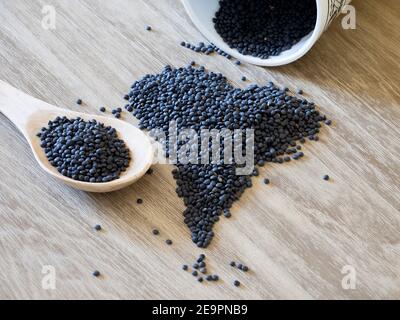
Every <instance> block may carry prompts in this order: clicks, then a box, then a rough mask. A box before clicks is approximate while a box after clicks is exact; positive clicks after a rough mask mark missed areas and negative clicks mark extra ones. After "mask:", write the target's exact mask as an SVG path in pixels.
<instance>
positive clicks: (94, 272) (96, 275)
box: [92, 270, 100, 278]
mask: <svg viewBox="0 0 400 320" xmlns="http://www.w3.org/2000/svg"><path fill="white" fill-rule="evenodd" d="M92 274H93V276H94V277H96V278H97V277H100V271H98V270H95V271H93V273H92Z"/></svg>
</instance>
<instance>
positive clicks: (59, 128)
mask: <svg viewBox="0 0 400 320" xmlns="http://www.w3.org/2000/svg"><path fill="white" fill-rule="evenodd" d="M38 137H39V138H40V140H41V147H42V148H43V149H44V151H45V153H46V156H47V159H48V160H49V161H50V163H51V165H52V166H54V167H56V168H57V170H58V171H59V172H60V173H61V174H62V175H63V176H66V177H68V178H71V179H74V180H78V181H83V182H109V181H112V180H115V179H118V178H119V177H120V174H121V173H122V172H123V171H125V170H126V169H127V167H128V166H129V163H130V160H131V157H130V152H129V149H128V148H127V147H126V145H125V142H124V141H122V140H120V139H118V135H117V131H116V130H115V128H112V127H106V126H105V125H104V124H102V123H99V122H97V121H96V120H91V121H85V120H83V119H81V118H76V119H68V118H67V117H57V118H56V119H55V120H53V121H50V122H49V123H48V126H47V128H42V130H41V132H39V133H38Z"/></svg>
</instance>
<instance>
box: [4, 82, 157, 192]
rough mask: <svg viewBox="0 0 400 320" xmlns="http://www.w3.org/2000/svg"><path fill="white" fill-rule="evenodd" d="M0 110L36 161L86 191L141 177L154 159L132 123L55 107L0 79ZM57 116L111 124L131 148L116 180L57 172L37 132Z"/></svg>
mask: <svg viewBox="0 0 400 320" xmlns="http://www.w3.org/2000/svg"><path fill="white" fill-rule="evenodd" d="M0 112H2V113H3V114H4V115H5V116H6V117H7V118H8V119H10V120H11V121H12V122H13V123H14V124H15V126H16V127H17V128H18V129H19V130H20V131H21V133H22V134H23V135H24V136H25V138H26V140H27V141H28V142H29V145H30V146H31V149H32V151H33V154H34V155H35V158H36V160H37V162H38V163H39V164H40V166H41V167H42V169H43V170H45V171H46V172H47V173H49V174H51V175H52V176H53V177H55V178H57V179H59V180H60V181H62V182H63V183H65V184H67V185H69V186H71V187H73V188H76V189H79V190H83V191H88V192H111V191H115V190H119V189H122V188H124V187H127V186H129V185H130V184H132V183H134V182H135V181H137V180H138V179H139V178H141V177H142V176H143V175H144V174H145V173H146V172H147V170H148V169H149V168H150V166H151V165H152V162H153V156H154V151H153V147H152V145H151V142H150V139H149V138H148V137H147V136H146V135H145V134H144V133H143V132H142V131H141V130H139V129H138V128H136V127H134V126H133V125H131V124H129V123H127V122H124V121H121V120H118V119H114V118H108V117H102V116H97V115H89V114H84V113H80V112H73V111H69V110H65V109H60V108H57V107H55V106H53V105H51V104H48V103H46V102H44V101H41V100H39V99H36V98H33V97H31V96H29V95H27V94H25V93H23V92H21V91H19V90H18V89H16V88H14V87H12V86H10V85H9V84H7V83H5V82H3V81H1V80H0ZM57 116H61V117H62V116H66V117H68V118H77V117H81V118H82V119H84V120H93V119H95V120H97V121H99V122H101V123H104V124H105V125H107V126H112V127H114V128H115V129H116V130H117V132H118V135H119V137H120V139H122V140H124V141H125V143H126V145H127V146H128V148H129V149H130V152H131V157H132V160H131V163H130V166H129V167H128V169H127V170H126V171H125V172H123V173H122V174H121V177H120V178H119V179H117V180H113V181H110V182H104V183H89V182H81V181H75V180H73V179H70V178H68V177H65V176H63V175H62V174H60V173H59V172H58V171H57V169H56V168H55V167H53V166H52V165H51V164H50V162H49V161H48V160H47V157H46V155H45V153H44V150H43V149H42V148H41V147H40V139H39V138H38V137H37V136H36V135H37V133H38V132H40V130H41V128H42V127H46V126H47V124H48V122H49V121H50V120H54V119H55V118H56V117H57Z"/></svg>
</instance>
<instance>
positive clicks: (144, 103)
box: [129, 44, 326, 248]
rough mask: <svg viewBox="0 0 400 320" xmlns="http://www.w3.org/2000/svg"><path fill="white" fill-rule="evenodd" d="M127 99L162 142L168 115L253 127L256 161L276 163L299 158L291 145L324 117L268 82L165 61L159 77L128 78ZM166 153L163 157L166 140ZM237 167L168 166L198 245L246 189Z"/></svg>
mask: <svg viewBox="0 0 400 320" xmlns="http://www.w3.org/2000/svg"><path fill="white" fill-rule="evenodd" d="M186 45H187V44H186ZM129 96H130V101H129V103H130V105H131V106H132V108H133V110H134V111H133V115H134V116H136V117H137V118H138V119H139V127H140V128H141V129H148V130H152V129H161V130H162V131H163V132H164V133H165V135H166V138H167V139H168V135H169V133H168V128H169V122H170V121H173V120H175V121H177V127H178V130H180V129H193V130H195V131H196V132H200V130H201V129H217V130H221V129H230V130H234V129H242V130H244V129H246V128H252V129H254V133H255V137H254V139H255V144H254V161H255V164H257V163H260V161H261V163H262V162H276V163H283V162H284V161H285V160H284V156H285V154H286V155H292V157H293V159H300V158H301V157H303V155H304V153H303V152H298V150H297V149H296V147H295V146H296V142H297V141H299V140H301V139H303V138H304V137H309V136H310V135H316V134H317V133H318V125H319V122H321V121H324V120H326V118H325V116H322V115H321V114H320V113H319V111H318V110H317V109H316V106H315V104H314V103H312V102H309V101H307V100H306V99H299V98H297V97H294V96H291V95H289V94H288V93H287V92H285V91H284V90H282V89H280V88H278V87H277V86H275V85H274V84H273V83H269V84H268V85H267V86H262V87H259V86H257V85H251V86H249V87H248V88H246V89H240V88H235V87H233V86H232V85H231V84H229V83H228V81H227V79H226V78H225V77H224V76H223V75H222V74H220V73H214V72H206V71H205V68H204V67H199V68H194V67H192V66H188V67H186V68H178V69H173V68H172V67H171V66H166V67H165V68H164V70H163V71H162V72H161V73H160V74H157V75H146V76H145V77H143V78H142V79H141V80H139V81H137V82H135V83H134V84H133V85H132V86H131V90H130V92H129ZM166 152H167V156H168V154H169V153H168V152H169V151H168V145H167V146H166ZM237 168H238V165H236V164H235V163H233V164H224V163H223V162H219V163H210V164H206V165H204V164H202V165H199V164H191V163H189V164H181V163H178V164H177V168H176V169H174V170H173V171H172V174H173V177H174V179H175V180H176V183H177V189H176V192H177V194H178V196H179V197H181V198H183V201H184V204H185V206H186V210H185V211H184V213H183V215H184V222H185V223H186V224H187V226H188V227H189V228H190V230H191V232H192V241H193V242H194V243H195V244H196V245H197V246H198V247H202V248H203V247H207V246H208V245H209V244H210V242H211V240H212V238H213V237H214V232H213V231H212V229H213V225H214V224H215V223H216V222H217V221H218V220H219V216H220V215H221V214H222V213H225V212H229V209H230V208H231V206H232V204H233V203H234V202H235V201H236V200H238V199H239V198H240V196H241V195H242V194H243V192H244V191H245V189H247V188H249V187H251V186H252V182H251V176H238V175H236V169H237ZM254 174H255V175H257V174H258V171H257V170H256V171H255V172H254Z"/></svg>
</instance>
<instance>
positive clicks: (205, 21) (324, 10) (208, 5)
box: [182, 0, 346, 67]
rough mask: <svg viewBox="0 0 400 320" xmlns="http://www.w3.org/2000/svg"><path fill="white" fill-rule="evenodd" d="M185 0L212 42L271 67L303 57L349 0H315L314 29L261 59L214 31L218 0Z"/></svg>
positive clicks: (241, 58) (223, 48) (201, 29)
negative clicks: (276, 52)
mask: <svg viewBox="0 0 400 320" xmlns="http://www.w3.org/2000/svg"><path fill="white" fill-rule="evenodd" d="M182 2H183V5H184V6H185V9H186V11H187V13H188V15H189V17H190V18H191V19H192V21H193V23H194V24H195V25H196V27H197V28H198V29H199V30H200V32H201V33H202V34H203V35H204V36H205V37H206V38H207V39H208V40H209V41H210V42H212V43H214V44H215V45H216V46H217V47H218V48H220V49H222V50H223V51H225V52H226V53H229V54H230V55H231V56H233V57H235V58H237V59H239V60H240V61H243V62H247V63H250V64H255V65H259V66H268V67H273V66H281V65H285V64H288V63H291V62H293V61H296V60H298V59H300V58H301V57H302V56H304V55H305V54H306V53H307V52H308V51H309V50H310V49H311V48H312V46H313V45H314V44H315V43H316V42H317V41H318V39H319V37H320V36H321V35H322V34H323V33H324V31H325V30H326V28H327V27H328V26H329V24H330V23H331V21H332V20H333V19H334V18H335V17H336V16H337V15H338V14H339V13H340V11H341V9H342V8H343V6H344V5H345V4H346V0H316V3H317V22H316V25H315V28H314V30H313V31H312V32H310V33H309V34H308V35H307V36H305V37H304V38H303V39H301V40H300V42H298V43H297V44H296V45H294V46H293V47H292V48H291V49H289V50H286V51H284V52H282V53H281V54H280V55H279V56H272V57H270V58H268V59H261V58H256V57H252V56H247V55H246V56H245V55H242V54H241V53H239V52H238V51H237V50H235V49H232V48H230V47H229V46H228V45H227V44H226V43H225V42H224V41H223V40H222V38H221V37H220V35H219V34H218V33H217V32H216V31H215V28H214V23H213V21H212V19H213V18H214V16H215V13H216V12H217V10H218V8H219V0H182Z"/></svg>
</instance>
